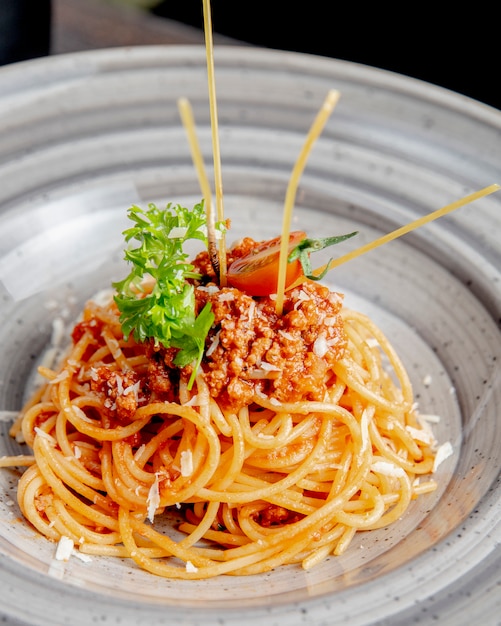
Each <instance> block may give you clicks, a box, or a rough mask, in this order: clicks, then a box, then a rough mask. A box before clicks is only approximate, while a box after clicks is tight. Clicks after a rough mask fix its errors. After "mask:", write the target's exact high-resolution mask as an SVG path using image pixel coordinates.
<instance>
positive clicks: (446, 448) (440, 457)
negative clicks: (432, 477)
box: [432, 441, 454, 472]
mask: <svg viewBox="0 0 501 626" xmlns="http://www.w3.org/2000/svg"><path fill="white" fill-rule="evenodd" d="M452 454H454V449H453V447H452V444H451V442H450V441H446V442H445V443H443V444H442V445H441V446H439V447H438V448H437V454H436V456H435V462H434V463H433V470H432V471H433V472H436V471H437V469H438V466H439V465H441V464H442V463H443V462H444V461H445V459H448V458H449V457H450V456H452Z"/></svg>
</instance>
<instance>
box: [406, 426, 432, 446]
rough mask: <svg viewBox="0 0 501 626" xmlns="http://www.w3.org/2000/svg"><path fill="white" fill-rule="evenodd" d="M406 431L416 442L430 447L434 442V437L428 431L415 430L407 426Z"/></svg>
mask: <svg viewBox="0 0 501 626" xmlns="http://www.w3.org/2000/svg"><path fill="white" fill-rule="evenodd" d="M405 429H406V430H407V432H408V433H409V434H410V435H411V437H412V438H413V439H414V440H415V441H420V442H422V443H426V444H428V445H430V444H432V443H433V442H434V437H433V435H432V433H431V432H430V431H428V430H420V429H419V428H413V427H412V426H406V427H405Z"/></svg>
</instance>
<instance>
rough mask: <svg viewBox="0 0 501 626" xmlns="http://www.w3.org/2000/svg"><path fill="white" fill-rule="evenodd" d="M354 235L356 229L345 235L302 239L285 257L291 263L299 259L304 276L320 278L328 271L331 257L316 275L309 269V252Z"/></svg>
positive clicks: (356, 232)
mask: <svg viewBox="0 0 501 626" xmlns="http://www.w3.org/2000/svg"><path fill="white" fill-rule="evenodd" d="M355 235H358V231H355V232H353V233H348V234H347V235H337V236H334V237H325V238H324V239H303V240H302V241H300V242H299V243H298V245H297V246H296V247H295V248H294V249H293V250H292V251H291V253H290V254H289V256H288V257H287V261H288V262H289V263H291V262H292V261H295V260H296V259H299V262H300V263H301V267H302V269H303V274H304V275H305V276H306V278H309V279H310V280H321V279H322V278H323V277H324V276H325V275H326V274H327V272H328V271H329V269H330V268H329V265H330V263H331V261H332V259H330V260H329V262H328V263H327V264H326V267H325V270H324V271H323V272H322V273H321V274H320V275H319V276H316V275H315V274H313V273H312V271H311V262H310V254H311V253H312V252H317V250H323V249H324V248H327V247H329V246H334V245H335V244H337V243H341V242H342V241H346V239H350V237H354V236H355Z"/></svg>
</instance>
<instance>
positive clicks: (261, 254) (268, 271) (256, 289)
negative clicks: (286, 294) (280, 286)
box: [227, 230, 306, 296]
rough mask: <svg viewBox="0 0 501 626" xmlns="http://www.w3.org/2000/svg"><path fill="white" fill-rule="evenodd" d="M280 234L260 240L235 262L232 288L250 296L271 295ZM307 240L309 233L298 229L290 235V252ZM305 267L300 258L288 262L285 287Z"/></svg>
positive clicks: (231, 272) (230, 280) (230, 273)
mask: <svg viewBox="0 0 501 626" xmlns="http://www.w3.org/2000/svg"><path fill="white" fill-rule="evenodd" d="M281 239H282V238H281V237H275V239H270V240H269V241H263V242H262V243H259V244H258V245H257V246H256V247H255V248H254V250H253V251H252V252H250V253H249V254H246V255H245V256H243V257H241V258H239V259H237V260H236V261H233V263H232V264H231V265H230V266H229V268H228V271H227V281H228V284H229V285H230V286H231V287H235V288H236V289H240V291H243V292H245V293H247V294H249V295H250V296H269V295H271V294H273V293H276V292H277V281H278V265H279V258H280V242H281ZM303 239H306V233H304V232H302V231H300V230H296V231H293V232H292V233H290V235H289V253H290V252H291V251H292V250H293V249H294V248H295V247H296V246H297V245H298V244H299V242H301V241H302V240H303ZM302 274H303V270H302V267H301V263H300V261H299V260H298V259H296V260H295V261H292V262H291V263H287V271H286V279H285V288H286V289H287V287H288V286H289V285H292V283H293V282H294V281H296V280H297V279H298V278H299V277H300V276H302Z"/></svg>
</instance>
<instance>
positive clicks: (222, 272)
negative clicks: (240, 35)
mask: <svg viewBox="0 0 501 626" xmlns="http://www.w3.org/2000/svg"><path fill="white" fill-rule="evenodd" d="M203 13H204V33H205V49H206V55H207V79H208V84H209V105H210V117H211V130H212V153H213V160H214V185H215V195H216V208H217V219H218V221H219V222H223V221H224V208H223V179H222V174H221V154H220V147H219V133H218V115H217V99H216V79H215V75H214V45H213V41H212V17H211V6H210V0H203ZM219 282H220V284H221V286H222V287H224V286H225V285H226V243H225V237H224V233H223V236H222V237H221V239H220V240H219Z"/></svg>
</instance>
